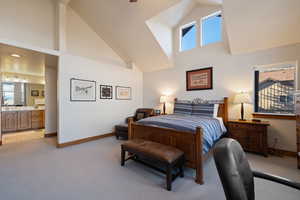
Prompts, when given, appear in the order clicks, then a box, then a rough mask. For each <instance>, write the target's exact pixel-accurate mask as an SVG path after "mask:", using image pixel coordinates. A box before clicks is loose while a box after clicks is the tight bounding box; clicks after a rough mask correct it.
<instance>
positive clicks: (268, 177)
mask: <svg viewBox="0 0 300 200" xmlns="http://www.w3.org/2000/svg"><path fill="white" fill-rule="evenodd" d="M253 175H254V177H257V178H262V179H266V180H269V181H273V182H276V183H280V184H282V185H286V186H289V187H292V188H295V189H297V190H300V183H297V182H295V181H291V180H289V179H285V178H282V177H280V176H274V175H271V174H266V173H262V172H257V171H253Z"/></svg>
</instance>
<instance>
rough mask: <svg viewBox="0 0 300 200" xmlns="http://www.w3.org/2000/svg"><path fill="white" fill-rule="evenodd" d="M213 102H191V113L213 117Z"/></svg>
mask: <svg viewBox="0 0 300 200" xmlns="http://www.w3.org/2000/svg"><path fill="white" fill-rule="evenodd" d="M214 106H215V104H193V110H192V115H195V116H204V117H213V116H214Z"/></svg>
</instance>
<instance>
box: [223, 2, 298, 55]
mask: <svg viewBox="0 0 300 200" xmlns="http://www.w3.org/2000/svg"><path fill="white" fill-rule="evenodd" d="M223 8H224V14H225V15H224V16H225V21H226V29H227V34H228V38H229V44H230V49H231V52H232V53H233V54H236V53H245V52H253V51H257V50H263V49H269V48H274V47H278V46H283V45H288V44H294V43H299V42H300V0H263V1H262V0H250V1H249V0H238V1H237V0H225V1H224V4H223Z"/></svg>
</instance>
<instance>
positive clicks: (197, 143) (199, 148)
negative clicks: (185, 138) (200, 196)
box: [195, 127, 204, 185]
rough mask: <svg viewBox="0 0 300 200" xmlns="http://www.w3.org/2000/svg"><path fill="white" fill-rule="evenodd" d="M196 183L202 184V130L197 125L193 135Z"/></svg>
mask: <svg viewBox="0 0 300 200" xmlns="http://www.w3.org/2000/svg"><path fill="white" fill-rule="evenodd" d="M195 156H196V180H195V181H196V183H198V184H201V185H202V184H204V180H203V130H202V128H201V127H197V129H196V135H195Z"/></svg>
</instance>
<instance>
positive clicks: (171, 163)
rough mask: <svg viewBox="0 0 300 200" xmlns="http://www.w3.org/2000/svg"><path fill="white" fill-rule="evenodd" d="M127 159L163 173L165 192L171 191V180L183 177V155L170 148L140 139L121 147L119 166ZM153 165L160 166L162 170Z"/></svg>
mask: <svg viewBox="0 0 300 200" xmlns="http://www.w3.org/2000/svg"><path fill="white" fill-rule="evenodd" d="M126 152H128V153H129V155H130V156H129V157H128V158H127V159H125V154H126ZM140 157H143V158H144V159H146V160H147V161H148V162H145V161H143V160H144V159H140ZM128 159H133V160H135V161H138V162H141V163H143V164H146V165H147V166H149V167H151V168H153V169H156V170H158V171H160V172H163V173H165V174H166V185H167V190H169V191H170V190H172V182H173V180H175V179H176V178H177V177H178V176H179V175H180V176H181V177H183V176H184V171H183V166H184V153H183V152H182V151H181V150H179V149H176V148H174V147H172V146H167V145H163V144H160V143H156V142H151V141H146V140H142V139H133V140H129V141H127V142H125V143H123V144H122V145H121V166H124V164H125V161H126V160H128ZM150 163H152V164H150ZM153 163H155V164H160V165H162V166H163V169H161V168H159V167H157V166H156V165H154V164H153ZM174 171H175V172H176V173H175V174H174V173H173V172H174Z"/></svg>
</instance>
